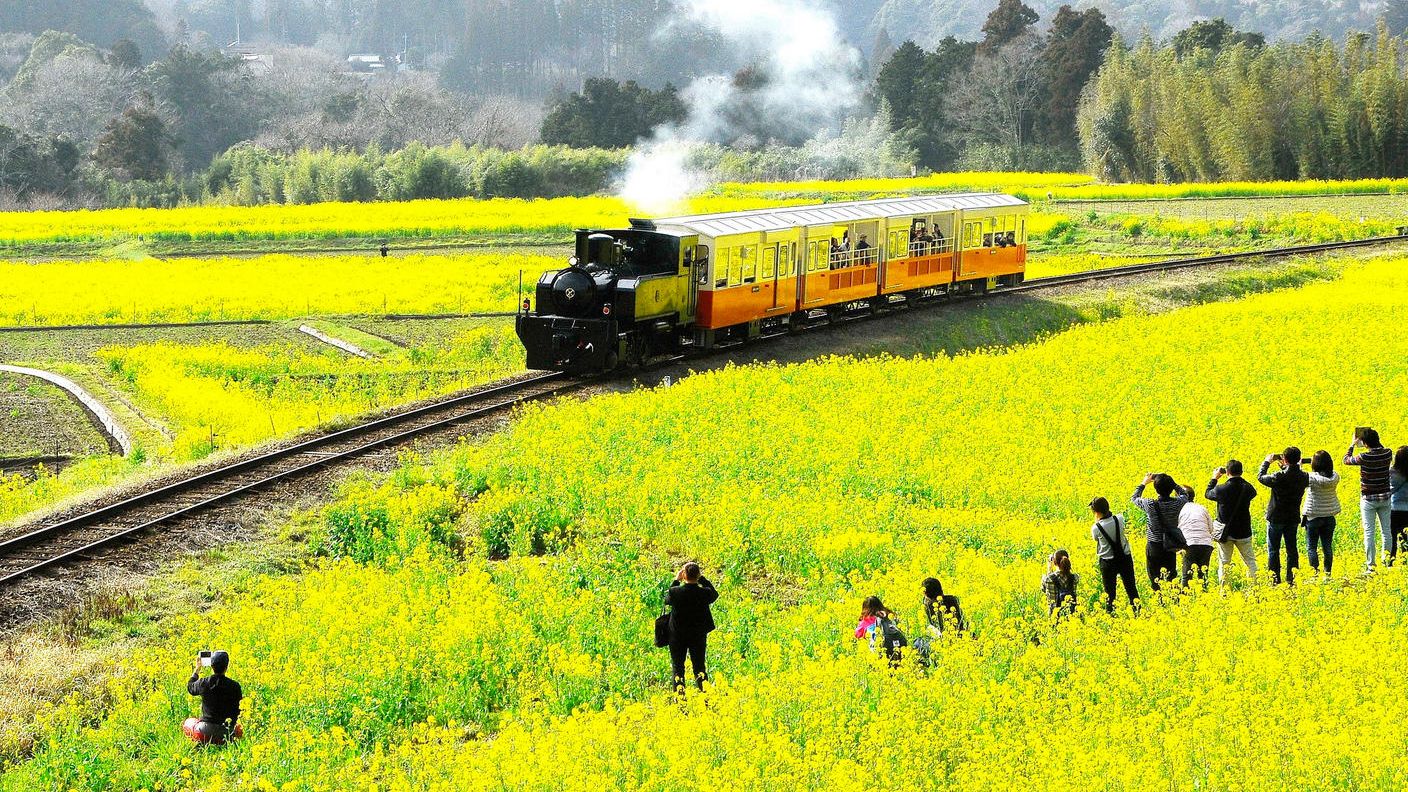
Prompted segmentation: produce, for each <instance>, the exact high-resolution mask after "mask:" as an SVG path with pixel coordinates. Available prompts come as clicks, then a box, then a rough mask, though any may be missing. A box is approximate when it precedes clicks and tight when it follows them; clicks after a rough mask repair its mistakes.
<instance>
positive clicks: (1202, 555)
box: [1178, 487, 1213, 590]
mask: <svg viewBox="0 0 1408 792" xmlns="http://www.w3.org/2000/svg"><path fill="white" fill-rule="evenodd" d="M1183 496H1184V497H1185V498H1187V499H1188V503H1187V504H1185V505H1184V507H1183V510H1182V511H1180V512H1179V513H1178V530H1179V531H1181V532H1182V533H1183V541H1184V542H1186V543H1187V545H1188V547H1187V549H1185V550H1184V551H1183V571H1182V574H1181V575H1180V579H1181V580H1182V581H1183V586H1184V587H1185V588H1187V586H1188V581H1190V580H1192V579H1193V575H1195V574H1196V575H1197V576H1198V580H1200V581H1202V583H1203V589H1204V590H1206V589H1207V587H1208V566H1209V565H1211V564H1212V547H1213V545H1212V515H1211V514H1209V513H1208V510H1207V508H1206V507H1204V506H1203V505H1202V504H1201V503H1197V502H1196V501H1195V500H1194V498H1193V488H1192V487H1183Z"/></svg>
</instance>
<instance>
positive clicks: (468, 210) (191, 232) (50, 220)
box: [0, 196, 798, 246]
mask: <svg viewBox="0 0 1408 792" xmlns="http://www.w3.org/2000/svg"><path fill="white" fill-rule="evenodd" d="M797 202H798V201H796V200H792V201H787V200H777V199H766V198H759V197H742V198H733V197H726V196H724V197H704V198H696V199H693V200H691V201H690V205H689V210H690V211H697V212H727V211H733V210H736V209H755V208H758V207H761V206H777V205H781V204H785V203H797ZM631 214H633V212H632V210H631V207H629V206H628V205H627V204H626V203H625V202H624V201H622V200H620V199H617V198H606V197H591V198H551V199H536V200H523V199H520V198H493V199H489V200H477V199H473V198H461V199H454V200H420V201H404V202H398V203H321V204H306V205H300V206H191V207H181V208H176V209H98V210H79V211H72V212H58V211H51V212H0V245H12V246H13V245H22V244H25V243H36V242H105V241H117V240H128V239H134V238H137V237H141V238H143V239H149V240H160V241H168V242H169V241H191V240H213V241H236V242H237V241H239V240H247V239H307V238H335V239H343V238H359V237H425V238H437V237H460V236H470V235H485V236H498V235H516V234H533V235H539V236H543V235H551V236H555V237H562V238H566V237H567V236H569V235H570V233H571V231H572V229H574V228H582V227H587V226H591V227H597V228H600V227H606V226H610V225H619V224H623V223H625V222H626V219H627V218H628V217H629V216H630V215H631Z"/></svg>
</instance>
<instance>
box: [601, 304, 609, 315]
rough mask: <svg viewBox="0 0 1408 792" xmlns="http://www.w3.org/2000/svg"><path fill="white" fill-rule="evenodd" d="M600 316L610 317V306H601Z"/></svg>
mask: <svg viewBox="0 0 1408 792" xmlns="http://www.w3.org/2000/svg"><path fill="white" fill-rule="evenodd" d="M601 314H602V316H610V315H611V306H610V305H603V306H601Z"/></svg>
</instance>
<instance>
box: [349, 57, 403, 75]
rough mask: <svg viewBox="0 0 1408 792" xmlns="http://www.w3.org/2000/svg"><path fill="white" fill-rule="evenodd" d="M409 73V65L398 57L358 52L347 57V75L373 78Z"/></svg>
mask: <svg viewBox="0 0 1408 792" xmlns="http://www.w3.org/2000/svg"><path fill="white" fill-rule="evenodd" d="M403 71H410V64H408V63H406V62H405V59H404V58H402V57H401V56H400V55H395V56H391V57H387V56H385V55H377V54H374V53H370V52H358V53H353V54H351V55H348V56H347V73H348V74H355V75H358V76H362V77H375V76H377V75H379V74H393V73H395V72H403Z"/></svg>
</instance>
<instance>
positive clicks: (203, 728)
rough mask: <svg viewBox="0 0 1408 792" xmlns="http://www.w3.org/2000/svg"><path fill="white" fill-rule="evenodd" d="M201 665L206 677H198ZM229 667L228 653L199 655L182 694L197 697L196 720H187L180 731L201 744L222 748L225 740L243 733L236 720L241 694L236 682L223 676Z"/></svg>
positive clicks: (202, 653)
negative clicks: (208, 669)
mask: <svg viewBox="0 0 1408 792" xmlns="http://www.w3.org/2000/svg"><path fill="white" fill-rule="evenodd" d="M205 666H209V668H210V676H208V677H202V676H201V675H200V670H201V668H202V667H205ZM229 667H230V655H229V653H228V652H201V653H200V657H199V658H198V659H197V660H196V668H195V670H194V671H192V672H191V678H190V680H189V681H187V682H186V692H187V693H190V694H191V695H192V696H200V717H199V718H187V719H186V722H185V723H183V724H182V725H181V730H182V731H184V732H185V733H186V736H187V737H190V738H191V739H192V740H195V741H196V742H198V743H201V744H202V745H224V744H225V741H226V740H233V739H238V738H239V737H240V736H241V735H242V734H243V730H241V729H240V725H239V718H240V700H241V699H243V698H244V693H243V691H241V690H240V683H238V682H236V681H235V680H233V679H230V678H229V677H227V676H225V671H226V670H227V669H228V668H229Z"/></svg>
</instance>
